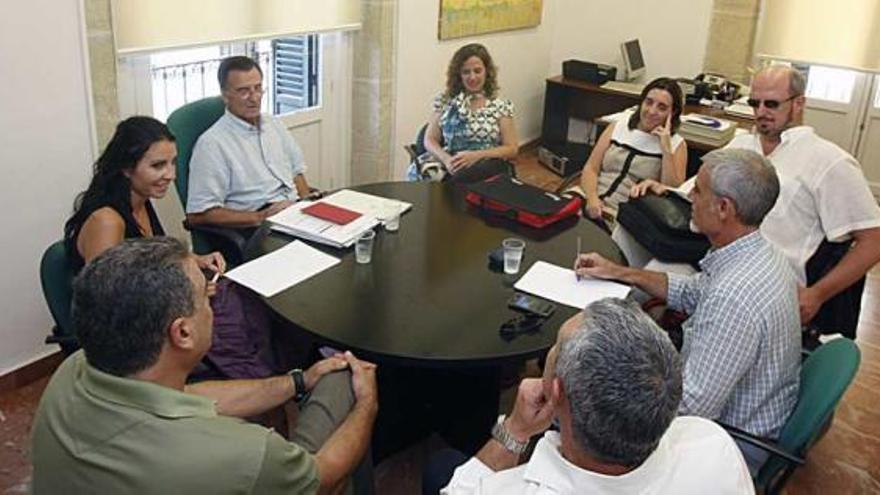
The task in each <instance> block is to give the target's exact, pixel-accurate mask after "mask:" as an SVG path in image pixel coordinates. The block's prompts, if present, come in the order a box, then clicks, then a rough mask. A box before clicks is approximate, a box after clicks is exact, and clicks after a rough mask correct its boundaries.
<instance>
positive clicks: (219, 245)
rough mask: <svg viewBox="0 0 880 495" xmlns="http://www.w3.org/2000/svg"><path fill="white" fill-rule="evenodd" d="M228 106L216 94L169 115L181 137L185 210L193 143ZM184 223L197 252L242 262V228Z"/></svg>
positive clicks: (170, 126)
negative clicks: (213, 253) (211, 253)
mask: <svg viewBox="0 0 880 495" xmlns="http://www.w3.org/2000/svg"><path fill="white" fill-rule="evenodd" d="M225 109H226V105H225V104H224V103H223V98H221V97H219V96H212V97H209V98H202V99H201V100H198V101H194V102H192V103H187V104H186V105H184V106H182V107H180V108H178V109H177V110H175V111H174V112H172V113H171V115H170V116H169V117H168V129H169V130H170V131H171V133H172V134H174V138H175V139H176V140H177V179H175V181H174V185H175V186H176V187H177V195H178V196H179V197H180V202H181V204H182V206H183V209H184V211H186V199H187V194H188V191H189V162H190V159H191V158H192V152H193V147H195V144H196V141H197V140H198V139H199V136H201V135H202V133H203V132H205V131H206V130H208V128H209V127H211V126H212V125H214V123H215V122H217V120H218V119H220V117H222V116H223V112H224V111H225ZM184 227H186V229H187V230H189V231H190V233H191V234H192V243H193V251H195V252H196V253H199V254H207V253H209V252H212V251H220V252H221V253H223V255H224V257H225V258H226V260H227V262H228V263H229V264H230V266H233V265H235V264H238V263H240V262H241V260H242V258H243V253H244V251H245V246H246V241H247V239H246V238H245V236H244V235H243V234H242V233H241V232H239V231H237V230H235V229H229V228H225V227H217V226H211V225H198V226H193V225H189V224H188V223H187V222H186V221H184Z"/></svg>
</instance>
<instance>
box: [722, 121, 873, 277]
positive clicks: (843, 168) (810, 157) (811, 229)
mask: <svg viewBox="0 0 880 495" xmlns="http://www.w3.org/2000/svg"><path fill="white" fill-rule="evenodd" d="M727 148H747V149H751V150H753V151H756V152H758V153H761V154H763V152H762V148H761V141H760V137H759V136H758V135H757V134H743V135H739V136H736V137H735V138H734V139H733V140H732V141H731V142H730V143H729V144H728V145H727ZM767 158H768V159H769V160H770V161H771V162H772V163H773V165H774V166H775V167H776V171H777V174H778V175H779V180H780V185H781V189H780V192H779V199H778V200H777V201H776V205H775V206H774V207H773V209H772V210H770V212H769V213H768V214H767V216H766V217H765V218H764V221H763V222H762V223H761V233H762V234H764V237H766V238H767V239H768V240H769V241H770V242H772V243H773V244H774V245H776V246H777V247H778V248H779V249H780V250H781V251H782V253H783V254H784V255H785V257H786V258H787V259H788V261H789V262H790V263H791V264H792V267H793V268H794V270H795V273H796V275H797V277H798V280H799V282H800V283H801V285H805V284H806V279H807V277H806V268H805V267H806V264H807V261H808V260H809V259H810V257H811V256H812V255H813V253H815V251H816V249H818V247H819V244H821V243H822V240H823V239H824V238H826V237H827V238H828V240H829V241H832V242H840V241H844V240H848V239H849V238H850V235H851V234H852V232H854V231H857V230H863V229H868V228H873V227H880V208H878V206H877V202H876V200H875V199H874V196H873V195H872V194H871V190H870V189H869V188H868V183H867V182H866V181H865V176H864V175H863V174H862V171H861V169H860V168H859V165H858V162H856V160H855V158H853V157H852V155H850V154H849V153H847V152H846V151H844V150H843V149H841V148H840V147H839V146H837V145H836V144H834V143H832V142H830V141H828V140H826V139H823V138H821V137H819V136H818V135H816V133H815V132H814V131H813V128H812V127H808V126H798V127H794V128H791V129H788V130H786V131H784V132H783V133H782V141H781V142H780V143H779V145H778V146H777V147H776V149H774V150H773V152H772V153H770V154H769V155H767Z"/></svg>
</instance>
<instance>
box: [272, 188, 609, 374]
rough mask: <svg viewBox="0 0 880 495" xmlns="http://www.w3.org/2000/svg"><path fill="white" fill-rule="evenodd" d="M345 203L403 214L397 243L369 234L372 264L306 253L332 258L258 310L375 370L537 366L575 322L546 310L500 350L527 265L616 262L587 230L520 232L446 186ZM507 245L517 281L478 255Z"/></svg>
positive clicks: (587, 225)
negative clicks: (592, 256) (532, 327)
mask: <svg viewBox="0 0 880 495" xmlns="http://www.w3.org/2000/svg"><path fill="white" fill-rule="evenodd" d="M351 189H353V190H356V191H361V192H365V193H368V194H374V195H377V196H383V197H387V198H394V199H399V200H402V201H406V202H408V203H411V204H412V208H411V209H410V210H409V211H407V212H406V213H404V214H403V216H402V217H401V219H400V229H399V230H398V231H397V232H387V231H385V230H384V228H382V227H378V228H377V229H376V230H377V235H376V238H375V243H374V246H373V256H372V262H371V263H369V264H357V263H355V260H354V249H353V248H348V249H335V248H330V247H327V246H323V245H320V244H315V243H310V244H311V245H312V246H314V247H316V248H318V249H320V250H322V251H324V252H326V253H328V254H331V255H334V256H337V257H339V258H341V260H342V261H341V263H339V264H338V265H336V266H334V267H332V268H330V269H328V270H326V271H324V272H322V273H320V274H318V275H316V276H314V277H312V278H310V279H308V280H306V281H304V282H302V283H300V284H298V285H295V286H293V287H291V288H289V289H287V290H285V291H283V292H281V293H279V294H277V295H275V296H273V297H271V298H268V299H267V302H268V304H269V305H270V306H271V307H272V309H273V310H274V311H275V312H277V313H278V314H279V315H281V316H282V317H283V318H285V319H286V320H288V321H289V322H291V323H293V324H294V325H296V326H297V327H300V328H302V329H304V330H305V331H307V332H309V333H310V334H311V335H313V336H314V337H315V338H317V339H318V340H319V341H322V342H324V343H327V344H329V345H331V346H334V347H338V348H340V349H349V350H352V351H353V352H355V353H356V354H358V355H359V356H361V357H364V358H366V359H369V360H374V361H377V362H381V363H387V364H394V365H401V366H420V367H441V368H449V367H457V366H468V367H473V366H485V365H498V364H502V363H504V362H505V361H516V360H524V359H527V358H530V357H534V356H538V355H540V354H542V353H543V352H545V351H546V350H547V349H548V348H549V347H551V346H552V345H553V343H554V341H555V339H556V333H557V330H558V329H559V326H560V325H561V324H562V322H564V321H565V320H566V319H567V318H569V317H570V316H571V315H573V314H575V313H576V312H577V310H576V309H574V308H570V307H567V306H563V305H560V304H557V307H556V311H555V312H554V314H553V315H552V316H551V317H550V318H549V319H548V320H547V321H545V322H544V324H543V325H542V327H541V328H540V330H538V331H536V332H533V333H529V334H521V335H518V336H516V337H515V338H512V339H505V338H503V337H502V335H501V334H500V332H499V328H500V326H501V325H502V324H503V323H504V322H505V321H507V320H509V319H510V318H512V317H514V316H516V314H517V313H516V312H515V311H513V310H511V309H509V308H508V307H507V301H508V299H510V297H511V296H512V295H513V293H514V289H513V284H514V283H515V282H516V280H518V279H519V277H521V276H522V275H523V274H524V273H525V272H526V271H527V270H528V268H529V267H530V266H531V265H532V264H533V263H534V262H535V261H538V260H543V261H546V262H549V263H553V264H556V265H560V266H564V267H569V266H571V265H572V263H573V262H574V258H575V252H576V250H577V238H578V236H580V237H581V243H582V245H581V249H582V251H584V252H586V251H596V252H598V253H600V254H602V255H604V256H605V257H607V258H609V259H612V260H617V261H620V260H622V259H623V257H622V255H621V254H620V251H619V250H618V248H617V246H616V245H615V244H614V242H613V241H612V240H611V238H610V236H608V235H607V234H606V233H605V232H604V231H603V230H601V229H600V228H599V227H597V226H596V225H595V224H593V223H592V222H589V221H587V220H582V219H580V218H570V219H567V220H565V221H562V222H559V223H557V224H554V225H552V226H550V227H547V228H544V229H534V228H530V227H526V226H523V225H520V224H518V223H516V222H514V221H512V220H509V219H507V218H502V217H498V216H495V215H490V214H487V213H485V212H481V211H480V210H478V209H476V208H474V207H472V206H470V205H468V204H467V203H466V202H465V200H464V195H465V192H464V191H463V190H462V189H461V188H460V187H458V186H455V185H453V184H450V183H428V182H418V183H413V182H385V183H376V184H367V185H361V186H356V187H352V188H351ZM507 237H518V238H521V239H523V240H525V241H526V248H525V254H524V258H523V262H522V265H521V268H520V271H519V273H517V274H516V275H505V274H504V273H503V272H501V271H493V270H491V269H490V268H489V263H488V253H489V251H491V250H492V249H494V248H496V247H498V246H500V245H501V241H502V240H503V239H505V238H507ZM293 239H294V238H293V237H291V236H288V235H285V234H281V233H277V232H272V233H270V234H268V235H267V236H266V237H265V238H264V239H263V240H262V242H261V243H260V250H262V251H263V252H268V251H272V250H275V249H278V248H280V247H282V246H284V245H285V244H286V243H288V242H291V241H292V240H293Z"/></svg>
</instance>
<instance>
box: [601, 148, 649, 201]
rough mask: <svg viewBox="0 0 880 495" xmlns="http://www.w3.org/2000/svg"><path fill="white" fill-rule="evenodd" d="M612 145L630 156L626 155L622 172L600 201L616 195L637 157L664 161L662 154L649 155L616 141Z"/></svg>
mask: <svg viewBox="0 0 880 495" xmlns="http://www.w3.org/2000/svg"><path fill="white" fill-rule="evenodd" d="M611 144H613V145H615V146H620V147H621V148H623V149H625V150H627V151H628V152H629V154H627V155H626V160H625V161H624V162H623V168H622V169H621V170H620V174H619V175H618V176H617V177H615V178H614V181H613V182H611V185H610V186H608V190H606V191H605V192H604V193H602V194H600V195H599V199H605V198H607V197H608V196H611V195H612V194H614V191H616V190H617V188H618V186H620V183H621V182H623V179H625V178H626V174H628V173H629V169H630V166H632V162H633V160H635V158H636V156H649V157H652V158H659V159H661V160H662V159H663V155H662V154H658V153H648V152H646V151H642V150H640V149H636V148H633V147H632V146H630V145H628V144H624V143H621V142H618V141H616V140H614V139H612V140H611Z"/></svg>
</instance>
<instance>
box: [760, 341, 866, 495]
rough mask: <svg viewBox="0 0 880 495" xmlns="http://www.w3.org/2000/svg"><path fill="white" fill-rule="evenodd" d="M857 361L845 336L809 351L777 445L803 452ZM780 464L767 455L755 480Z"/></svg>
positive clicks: (858, 356) (772, 474) (852, 344)
mask: <svg viewBox="0 0 880 495" xmlns="http://www.w3.org/2000/svg"><path fill="white" fill-rule="evenodd" d="M860 360H861V354H860V353H859V348H858V347H857V346H856V344H855V342H853V341H852V340H850V339H847V338H839V339H835V340H832V341H831V342H828V343H827V344H824V345H821V346H819V347H818V348H817V349H816V350H815V351H813V353H812V354H810V356H809V357H808V358H807V359H806V361H804V363H803V365H802V366H801V384H800V391H799V393H798V402H797V405H796V406H795V408H794V411H792V413H791V416H789V418H788V420H787V421H786V422H785V426H784V427H783V428H782V432H781V433H780V435H779V441H778V442H777V443H778V444H779V446H780V447H782V448H783V449H785V450H787V451H788V452H791V453H794V454H795V455H798V456H803V455H805V453H806V451H807V449H809V448H810V446H812V444H813V442H814V441H815V440H816V438H817V437H818V435H819V433H820V432H821V431H822V429H823V427H824V426H825V424H826V422H827V421H828V420H829V419H830V418H831V416H832V414H833V413H834V409H835V408H836V407H837V403H838V402H839V401H840V398H841V397H842V396H843V393H844V392H846V389H847V388H848V387H849V384H850V383H851V382H852V379H853V377H854V376H855V374H856V371H857V370H858V368H859V361H860ZM784 467H785V463H784V462H783V461H781V460H779V459H778V458H775V457H774V458H771V459H770V460H769V461H768V462H767V463H766V464H765V465H764V466H763V467H762V468H761V470H760V472H759V473H758V479H757V481H758V482H759V484H760V485H764V486H766V483H767V482H769V481H770V480H771V479H772V478H773V477H775V476H776V473H778V472H779V471H780V470H781V469H783V468H784Z"/></svg>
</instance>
